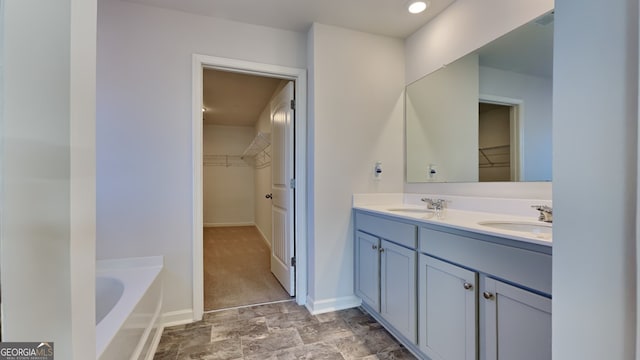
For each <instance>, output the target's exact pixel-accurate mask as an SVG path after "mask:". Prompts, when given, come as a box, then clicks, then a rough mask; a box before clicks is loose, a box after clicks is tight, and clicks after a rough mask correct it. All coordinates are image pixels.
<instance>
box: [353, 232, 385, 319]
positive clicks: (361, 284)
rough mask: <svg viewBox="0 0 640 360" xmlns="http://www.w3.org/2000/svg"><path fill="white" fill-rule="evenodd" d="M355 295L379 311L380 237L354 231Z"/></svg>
mask: <svg viewBox="0 0 640 360" xmlns="http://www.w3.org/2000/svg"><path fill="white" fill-rule="evenodd" d="M355 250H356V254H355V255H356V270H355V271H356V274H355V275H356V276H355V282H356V289H355V290H356V295H357V296H359V297H360V298H361V299H362V301H363V302H364V303H366V304H367V305H369V306H370V307H372V308H373V309H374V310H375V311H380V260H379V259H380V256H379V250H380V239H378V238H377V237H375V236H371V235H369V234H365V233H363V232H360V231H358V232H357V233H356V249H355Z"/></svg>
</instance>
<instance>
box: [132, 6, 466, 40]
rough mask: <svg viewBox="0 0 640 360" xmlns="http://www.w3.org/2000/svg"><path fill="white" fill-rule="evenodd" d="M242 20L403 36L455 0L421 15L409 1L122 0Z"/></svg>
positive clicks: (293, 27) (294, 27)
mask: <svg viewBox="0 0 640 360" xmlns="http://www.w3.org/2000/svg"><path fill="white" fill-rule="evenodd" d="M125 1H129V2H135V3H140V4H146V5H151V6H158V7H162V8H166V9H173V10H178V11H183V12H187V13H193V14H198V15H204V16H212V17H217V18H223V19H227V20H233V21H239V22H243V23H249V24H256V25H263V26H269V27H274V28H279V29H285V30H292V31H298V32H306V31H307V30H308V29H309V27H310V26H311V24H312V23H313V22H319V23H322V24H326V25H335V26H340V27H345V28H349V29H354V30H359V31H364V32H368V33H372V34H380V35H387V36H393V37H399V38H406V37H407V36H409V35H411V34H412V33H414V32H415V31H416V30H417V29H419V28H420V27H421V26H423V25H424V24H426V23H427V22H428V21H429V20H431V18H433V17H434V16H436V15H437V14H439V13H440V12H441V11H442V10H444V9H445V8H446V7H447V6H449V5H450V4H451V3H453V2H454V1H455V0H431V5H430V6H429V8H428V9H427V10H426V11H425V12H423V13H421V14H417V15H414V14H410V13H409V12H408V11H407V6H408V4H409V0H125Z"/></svg>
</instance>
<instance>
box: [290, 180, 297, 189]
mask: <svg viewBox="0 0 640 360" xmlns="http://www.w3.org/2000/svg"><path fill="white" fill-rule="evenodd" d="M289 187H290V188H291V189H295V188H296V179H290V180H289Z"/></svg>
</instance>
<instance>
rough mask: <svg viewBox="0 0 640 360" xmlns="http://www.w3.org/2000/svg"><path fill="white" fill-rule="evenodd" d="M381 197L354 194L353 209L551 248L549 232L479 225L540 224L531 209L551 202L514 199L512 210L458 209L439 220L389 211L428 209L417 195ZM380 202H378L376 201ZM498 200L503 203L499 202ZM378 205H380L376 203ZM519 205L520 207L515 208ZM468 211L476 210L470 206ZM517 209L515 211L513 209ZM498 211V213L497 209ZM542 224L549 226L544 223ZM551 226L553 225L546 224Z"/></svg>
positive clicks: (382, 195)
mask: <svg viewBox="0 0 640 360" xmlns="http://www.w3.org/2000/svg"><path fill="white" fill-rule="evenodd" d="M399 195H400V196H398V194H381V196H375V195H374V194H358V195H354V203H353V208H354V209H358V210H366V211H369V212H372V213H378V214H382V215H387V216H393V217H396V218H399V219H407V220H413V221H418V222H423V223H425V224H433V225H439V226H445V227H450V228H453V229H459V230H465V231H471V232H475V233H479V234H484V235H490V236H498V237H501V238H506V239H512V240H517V241H523V242H527V243H532V244H538V245H543V246H549V247H551V246H552V244H553V242H552V235H551V234H548V233H546V234H545V233H533V232H521V231H510V230H503V229H496V228H493V227H488V226H485V225H480V224H479V222H484V221H495V222H519V223H532V224H536V223H539V222H538V220H537V215H536V214H537V211H536V210H535V209H530V205H533V204H541V205H550V201H536V200H528V199H523V200H519V201H520V202H521V204H519V203H518V201H516V200H513V199H507V200H508V202H507V204H508V205H509V206H510V207H511V208H509V209H507V211H503V212H484V211H473V210H467V209H459V208H451V207H450V208H447V209H445V210H444V216H442V217H441V218H437V217H436V216H435V215H434V214H433V213H421V212H402V211H390V210H389V209H394V208H395V209H397V208H404V209H426V205H425V204H415V199H418V201H419V198H420V196H421V195H417V194H404V195H403V194H399ZM426 197H430V198H445V197H444V196H440V197H438V196H436V195H428V196H426ZM376 200H378V201H376ZM473 201H476V202H478V199H477V198H476V199H472V201H471V202H469V201H467V199H462V198H460V197H457V198H455V199H447V202H448V203H449V202H450V203H451V204H453V203H458V204H462V203H473ZM481 201H482V202H483V203H485V204H486V202H487V201H490V200H488V199H486V198H482V199H481ZM496 201H500V199H497V200H496ZM376 203H377V204H376ZM514 204H517V205H519V206H514ZM469 208H473V206H470V207H469ZM491 208H492V209H493V210H496V209H498V207H497V206H496V205H495V204H492V205H491ZM513 209H515V210H513ZM497 211H499V210H497ZM522 213H527V214H528V213H531V215H528V216H523V215H522ZM540 224H546V223H541V222H540ZM546 225H550V224H546Z"/></svg>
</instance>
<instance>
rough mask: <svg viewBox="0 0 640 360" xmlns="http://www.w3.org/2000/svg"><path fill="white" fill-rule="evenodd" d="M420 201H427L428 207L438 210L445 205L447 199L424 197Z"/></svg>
mask: <svg viewBox="0 0 640 360" xmlns="http://www.w3.org/2000/svg"><path fill="white" fill-rule="evenodd" d="M420 201H422V202H425V203H427V208H429V209H436V210H440V209H442V208H444V205H445V204H446V203H447V200H445V199H431V198H422V199H420Z"/></svg>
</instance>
